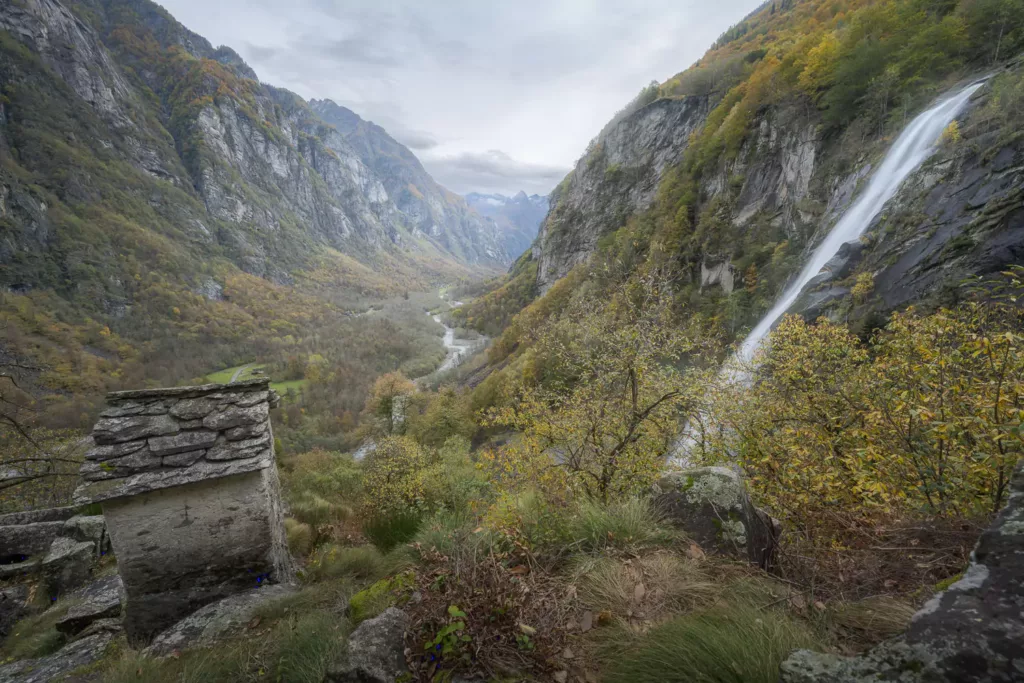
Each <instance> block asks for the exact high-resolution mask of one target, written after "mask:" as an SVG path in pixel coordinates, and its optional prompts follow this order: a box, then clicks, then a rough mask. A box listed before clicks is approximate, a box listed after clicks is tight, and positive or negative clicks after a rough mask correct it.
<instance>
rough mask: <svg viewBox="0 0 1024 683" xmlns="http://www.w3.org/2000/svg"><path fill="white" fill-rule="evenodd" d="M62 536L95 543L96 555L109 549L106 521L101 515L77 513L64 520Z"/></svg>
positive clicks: (103, 553)
mask: <svg viewBox="0 0 1024 683" xmlns="http://www.w3.org/2000/svg"><path fill="white" fill-rule="evenodd" d="M63 535H64V536H67V537H68V538H72V539H74V540H76V541H83V542H84V541H92V542H93V543H95V544H96V555H97V556H99V555H105V554H106V553H107V552H108V551H109V550H110V538H109V537H108V536H107V523H106V520H105V519H103V515H77V516H75V517H72V518H71V519H69V520H68V521H66V522H64V534H63Z"/></svg>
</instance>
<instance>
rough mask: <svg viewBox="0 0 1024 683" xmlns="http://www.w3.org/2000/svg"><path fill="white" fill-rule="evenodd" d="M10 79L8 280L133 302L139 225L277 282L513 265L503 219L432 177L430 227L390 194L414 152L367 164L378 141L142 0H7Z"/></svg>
mask: <svg viewBox="0 0 1024 683" xmlns="http://www.w3.org/2000/svg"><path fill="white" fill-rule="evenodd" d="M0 83H2V85H3V98H2V99H0V158H2V159H3V163H2V164H0V221H2V225H3V231H2V240H0V262H2V263H3V264H4V265H5V268H4V272H5V274H4V277H3V280H4V282H3V284H4V285H6V286H8V287H16V288H20V289H29V288H40V287H48V286H49V287H53V286H56V287H58V288H59V287H65V288H67V287H79V286H88V287H96V288H102V289H104V290H107V292H106V294H107V295H106V296H104V297H102V299H103V300H108V301H110V300H126V299H128V298H130V297H129V293H128V292H126V291H125V290H126V288H125V287H124V286H123V283H120V282H119V281H120V280H122V279H123V276H125V275H127V273H125V272H124V270H125V269H124V268H123V264H119V263H118V256H117V253H118V252H119V251H125V250H126V249H125V247H124V245H118V244H116V242H117V241H118V240H121V239H124V238H125V237H126V234H125V233H127V232H131V231H129V230H126V229H125V228H124V224H125V223H126V222H131V223H134V224H137V225H140V226H142V230H143V233H142V234H138V233H136V234H135V235H132V236H131V237H130V239H131V240H132V241H133V242H135V241H138V240H143V241H148V242H150V243H151V244H150V245H149V246H150V248H151V249H153V248H155V249H158V250H168V251H176V250H180V251H182V252H184V253H183V254H182V255H185V256H187V258H186V259H185V261H188V262H191V261H194V259H196V258H197V257H198V258H199V259H200V260H206V259H209V258H213V257H220V256H223V257H226V258H228V259H230V260H231V261H232V262H234V264H236V265H237V266H238V267H239V268H241V269H242V270H244V271H246V272H248V273H251V274H255V275H258V276H261V277H266V278H270V279H272V280H275V281H288V280H289V278H290V273H291V272H293V271H294V270H296V269H299V268H304V267H309V266H310V265H311V263H313V262H315V260H316V258H318V257H319V256H320V255H322V254H323V253H324V252H323V250H324V248H325V247H330V248H333V249H336V250H338V251H340V252H343V253H345V254H348V255H350V256H354V257H356V258H357V259H359V260H360V261H362V262H364V263H373V262H374V260H375V259H377V258H379V257H380V256H381V254H384V253H387V254H391V255H394V256H397V257H399V258H402V259H405V260H407V261H409V260H411V261H416V260H422V261H425V262H429V263H430V264H431V266H432V267H433V268H435V270H436V269H437V268H438V264H441V265H442V266H443V264H444V263H446V262H447V263H449V264H450V265H451V266H452V267H453V268H457V267H458V264H459V263H460V262H464V263H469V264H480V265H483V266H485V267H502V266H504V265H506V264H507V262H508V260H509V259H508V257H507V255H506V254H505V253H504V251H503V249H502V248H501V245H500V243H499V242H498V238H497V235H496V233H495V231H494V230H493V226H490V225H488V224H487V223H486V222H485V221H483V220H482V219H480V218H479V217H477V216H475V215H473V214H472V213H471V212H469V211H468V210H467V209H466V208H465V206H464V204H462V203H461V202H460V201H458V200H457V198H453V197H452V196H449V195H446V194H445V193H444V192H443V191H442V190H441V189H440V188H438V187H437V186H436V184H434V185H433V189H434V192H433V194H432V195H431V201H430V205H431V208H432V209H433V210H434V211H433V213H432V214H431V219H430V221H429V223H425V221H424V215H423V211H422V210H420V209H417V208H416V207H415V205H414V204H411V203H409V202H407V201H406V200H404V199H403V198H402V197H400V196H393V195H392V192H394V191H395V188H396V187H397V183H398V181H396V179H395V177H394V176H395V175H399V174H401V173H404V172H406V171H405V170H404V169H403V164H409V165H412V164H414V163H415V157H413V156H412V154H411V153H410V152H408V150H406V149H405V148H401V146H400V145H397V143H394V144H395V145H396V146H397V147H398V148H400V149H398V155H397V157H396V158H398V159H400V163H397V164H395V165H391V166H389V165H388V164H384V163H370V162H373V161H374V159H373V157H372V152H373V150H374V149H376V148H375V147H373V146H372V145H371V146H370V147H369V148H364V147H365V146H360V145H359V144H354V143H358V142H359V140H358V138H359V137H360V136H359V135H353V134H351V133H343V132H341V131H339V130H337V129H336V128H334V127H333V126H331V125H329V124H328V123H326V122H324V121H323V120H322V119H320V118H319V117H318V116H317V115H316V114H315V113H314V111H313V110H312V109H311V108H310V107H309V106H308V105H307V103H305V102H304V101H303V100H302V99H301V98H299V97H298V96H296V95H294V94H293V93H290V92H288V91H285V90H281V89H278V88H273V87H271V86H267V85H264V84H261V83H259V82H258V81H257V80H255V74H254V73H253V72H252V70H251V69H250V68H249V67H248V66H246V65H245V64H244V62H243V61H242V60H241V59H240V58H239V57H238V55H237V54H235V53H234V52H233V51H231V50H230V49H229V48H219V49H213V48H212V47H211V46H210V44H209V43H208V42H207V41H206V40H205V39H203V38H201V37H200V36H197V35H196V34H194V33H191V32H190V31H188V30H187V29H185V28H184V27H183V26H181V25H180V24H178V23H177V22H176V21H175V20H174V19H173V18H172V17H171V16H170V15H169V14H167V13H166V12H165V11H164V10H162V9H161V8H160V7H159V6H157V5H155V4H153V3H150V2H148V1H147V0H78V1H75V2H71V1H69V2H63V3H62V2H58V0H12V1H11V2H6V3H4V4H3V6H0ZM363 123H365V122H363ZM367 125H368V124H367ZM376 130H378V131H379V129H376ZM379 132H380V134H381V135H383V136H384V137H386V134H384V133H383V131H379ZM392 142H393V141H392ZM367 150H369V153H368V151H367ZM415 166H416V168H415V169H414V170H413V171H412V172H413V173H415V172H419V173H422V168H421V167H419V165H418V163H415ZM423 175H424V176H425V174H423ZM426 177H427V178H429V176H426ZM90 213H93V214H103V216H102V218H103V219H104V220H96V218H95V216H89V215H88V214H90ZM90 218H92V220H91V221H89V219H90ZM81 221H88V222H89V223H90V224H88V225H82V224H81ZM119 223H120V224H121V229H120V230H119V229H118V228H117V226H116V224H119ZM90 232H91V233H94V234H89V233H90ZM118 233H120V234H118ZM166 240H169V241H171V242H173V243H174V244H173V245H169V244H165V243H164V242H165V241H166ZM128 251H136V252H137V251H138V250H137V249H128ZM135 255H136V256H137V257H140V258H145V259H146V260H149V261H153V259H152V258H151V257H146V256H144V255H142V254H138V253H136V254H135ZM85 264H88V266H89V268H90V269H95V271H93V272H88V273H87V272H82V269H83V266H84V265H85ZM154 265H155V264H154ZM158 267H159V266H158ZM164 267H166V265H165V266H164ZM184 269H185V270H187V269H188V268H187V265H186V266H184ZM98 272H103V273H104V274H105V275H106V277H105V278H100V277H98ZM96 280H101V282H96Z"/></svg>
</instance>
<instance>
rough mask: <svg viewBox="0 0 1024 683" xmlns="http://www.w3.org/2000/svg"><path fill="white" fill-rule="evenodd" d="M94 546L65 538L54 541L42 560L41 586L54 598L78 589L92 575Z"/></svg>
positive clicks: (90, 542) (88, 542)
mask: <svg viewBox="0 0 1024 683" xmlns="http://www.w3.org/2000/svg"><path fill="white" fill-rule="evenodd" d="M95 552H96V550H95V545H94V544H93V543H92V541H76V540H74V539H71V538H67V537H66V536H61V537H60V538H58V539H56V540H54V542H53V543H52V544H51V545H50V551H49V552H48V553H47V554H46V557H44V558H43V564H42V574H43V586H44V587H45V590H46V594H47V595H48V596H49V597H51V598H55V597H58V596H61V595H64V594H65V593H68V592H70V591H72V590H74V589H75V588H78V587H79V586H81V585H82V584H84V583H85V582H87V581H88V580H89V577H90V576H91V575H92V563H93V559H94V557H95V556H94V553H95Z"/></svg>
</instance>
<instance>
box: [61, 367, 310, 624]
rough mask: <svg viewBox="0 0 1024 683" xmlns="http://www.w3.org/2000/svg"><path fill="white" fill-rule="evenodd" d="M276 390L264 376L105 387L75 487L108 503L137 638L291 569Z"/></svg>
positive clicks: (128, 618) (82, 495)
mask: <svg viewBox="0 0 1024 683" xmlns="http://www.w3.org/2000/svg"><path fill="white" fill-rule="evenodd" d="M276 400H277V399H276V395H275V394H273V392H272V391H270V389H269V384H268V380H266V379H258V380H251V381H248V382H238V383H235V384H229V385H220V384H211V385H204V386H198V387H178V388H173V389H154V390H143V391H123V392H117V393H113V394H110V395H109V396H108V397H107V403H108V405H109V407H108V408H107V409H106V410H105V411H103V412H102V413H101V417H100V419H99V421H98V422H97V423H96V426H95V427H94V429H93V440H94V441H95V446H94V447H93V448H92V449H90V450H89V451H88V452H87V453H86V461H85V463H84V464H83V465H82V469H81V471H82V478H83V479H84V481H83V483H82V484H81V486H79V488H78V490H77V491H76V492H75V498H76V500H77V501H79V502H82V503H85V502H100V503H101V504H102V506H103V512H104V517H105V518H106V521H107V530H108V533H109V535H110V539H111V543H112V545H113V548H114V552H115V555H116V557H117V563H118V570H119V572H120V575H121V578H122V580H123V581H124V588H125V593H126V595H127V604H126V607H125V630H126V633H127V635H128V638H129V640H130V641H131V642H133V643H146V642H148V640H149V639H150V638H152V636H154V635H155V634H156V633H158V632H159V631H161V630H163V628H165V627H167V626H168V625H170V624H173V623H174V622H175V621H177V620H178V619H180V618H181V617H182V616H184V615H186V614H189V613H190V612H192V611H194V610H196V609H197V608H199V607H202V606H203V605H206V604H208V603H210V602H214V601H217V600H219V599H221V598H223V597H225V596H228V595H231V594H234V593H237V592H240V591H244V590H247V589H249V588H253V587H256V586H258V585H260V584H262V583H263V582H286V581H289V580H290V579H291V577H292V565H291V559H290V557H289V556H288V551H287V546H286V543H285V535H284V528H283V521H282V514H281V500H280V491H279V484H278V477H277V468H276V465H275V462H274V446H273V444H274V439H273V434H272V433H271V428H270V417H269V410H270V406H271V403H272V402H274V401H276ZM88 545H89V548H90V550H91V548H92V543H89V544H88Z"/></svg>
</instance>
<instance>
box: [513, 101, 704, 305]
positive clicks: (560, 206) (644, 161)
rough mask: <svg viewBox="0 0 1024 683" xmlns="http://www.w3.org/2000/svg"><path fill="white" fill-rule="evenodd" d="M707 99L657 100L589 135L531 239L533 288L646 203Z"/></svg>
mask: <svg viewBox="0 0 1024 683" xmlns="http://www.w3.org/2000/svg"><path fill="white" fill-rule="evenodd" d="M707 114H708V100H707V98H702V97H689V98H684V99H679V100H674V99H663V100H658V101H657V102H654V103H652V104H649V105H647V106H646V107H644V108H642V109H640V110H639V111H637V112H634V113H633V114H632V115H630V116H628V117H626V118H625V119H624V120H623V121H621V122H619V123H618V124H617V125H615V126H614V127H612V128H611V130H609V131H607V133H606V134H605V135H604V136H603V137H602V138H600V139H598V140H596V141H595V142H594V143H593V144H592V145H591V147H590V149H589V150H588V151H587V154H586V155H584V157H583V158H582V159H580V161H579V162H577V164H576V167H575V169H573V171H572V172H571V173H570V174H569V175H568V176H567V177H566V178H565V180H563V181H562V183H561V184H560V185H559V186H558V187H557V188H555V191H554V192H553V193H552V194H551V198H550V201H551V210H550V212H549V213H548V216H547V218H546V219H545V221H544V223H543V225H541V228H540V234H539V235H538V236H537V241H536V243H535V244H534V247H533V258H534V259H536V260H537V262H538V268H537V282H538V284H539V285H540V288H541V291H544V290H547V288H548V287H550V286H551V285H552V284H553V283H554V282H555V280H557V279H559V278H561V277H563V276H564V275H565V274H566V273H568V272H569V270H571V269H572V267H573V266H574V265H576V264H577V263H581V262H583V261H585V260H586V259H587V258H588V257H589V256H590V255H591V254H592V253H593V252H594V250H595V249H596V248H597V241H598V240H599V239H600V238H601V236H603V235H604V234H606V233H607V232H609V231H611V230H616V229H618V228H620V227H622V226H623V225H624V224H625V222H626V219H627V218H628V217H629V216H631V215H633V214H635V213H638V212H641V211H644V210H645V209H647V208H648V207H650V205H651V203H652V202H653V201H654V196H655V193H656V191H657V189H658V182H659V180H660V179H661V176H662V174H663V173H664V172H665V170H666V168H668V167H669V166H671V165H674V164H676V163H678V162H679V160H680V159H681V158H682V153H683V151H684V150H685V149H686V146H687V143H688V141H689V137H690V135H691V134H692V133H693V132H694V131H695V130H697V129H698V128H699V127H700V126H701V124H702V123H703V122H704V119H705V117H706V116H707Z"/></svg>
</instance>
